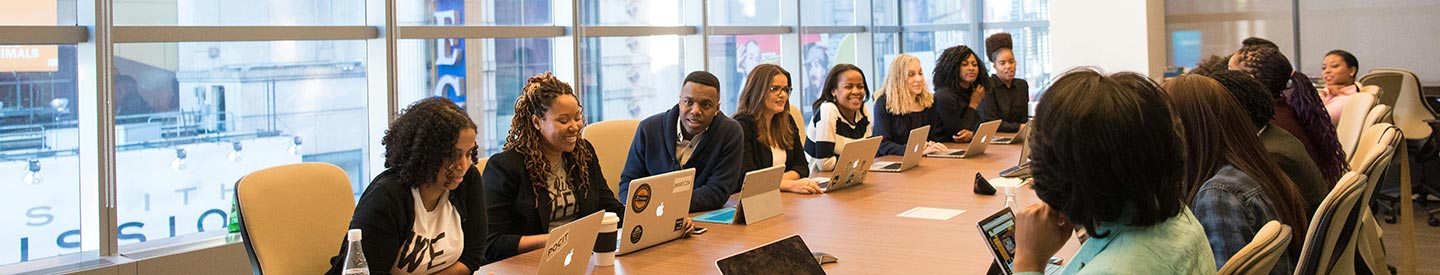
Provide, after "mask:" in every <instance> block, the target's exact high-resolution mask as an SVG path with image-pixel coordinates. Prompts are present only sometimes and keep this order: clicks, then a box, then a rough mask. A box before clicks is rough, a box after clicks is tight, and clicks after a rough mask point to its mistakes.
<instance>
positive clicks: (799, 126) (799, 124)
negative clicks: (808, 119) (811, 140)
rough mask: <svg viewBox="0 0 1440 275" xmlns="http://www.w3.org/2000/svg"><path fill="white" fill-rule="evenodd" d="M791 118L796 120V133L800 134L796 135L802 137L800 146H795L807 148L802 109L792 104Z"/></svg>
mask: <svg viewBox="0 0 1440 275" xmlns="http://www.w3.org/2000/svg"><path fill="white" fill-rule="evenodd" d="M790 118H794V119H795V131H798V132H799V133H796V134H799V135H800V144H796V145H795V146H801V147H804V146H805V116H804V115H802V114H801V113H800V107H795V104H790Z"/></svg>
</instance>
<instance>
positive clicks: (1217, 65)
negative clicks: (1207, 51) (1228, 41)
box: [1190, 55, 1230, 78]
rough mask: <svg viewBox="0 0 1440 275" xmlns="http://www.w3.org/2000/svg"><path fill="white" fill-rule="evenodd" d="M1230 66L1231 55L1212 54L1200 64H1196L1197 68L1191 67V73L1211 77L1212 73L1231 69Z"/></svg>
mask: <svg viewBox="0 0 1440 275" xmlns="http://www.w3.org/2000/svg"><path fill="white" fill-rule="evenodd" d="M1229 66H1230V57H1228V56H1219V55H1211V56H1210V57H1207V58H1205V60H1202V61H1200V63H1199V64H1195V68H1194V69H1191V70H1190V73H1192V74H1198V75H1203V76H1207V77H1209V76H1210V74H1212V73H1215V72H1219V71H1228V70H1230V67H1229ZM1212 78H1213V77H1212Z"/></svg>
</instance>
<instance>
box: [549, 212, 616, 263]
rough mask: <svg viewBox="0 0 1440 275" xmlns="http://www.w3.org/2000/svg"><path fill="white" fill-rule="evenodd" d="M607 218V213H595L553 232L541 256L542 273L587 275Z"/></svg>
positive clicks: (551, 231)
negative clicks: (591, 256)
mask: <svg viewBox="0 0 1440 275" xmlns="http://www.w3.org/2000/svg"><path fill="white" fill-rule="evenodd" d="M604 217H605V211H596V212H595V213H593V214H590V215H588V216H585V217H584V218H580V219H578V220H575V221H572V222H570V223H567V224H565V225H561V226H560V227H556V228H555V229H551V230H550V238H548V239H547V240H546V241H545V250H544V252H542V253H541V254H540V274H585V269H587V268H588V267H589V266H590V253H591V252H592V251H594V250H595V237H596V236H597V235H599V234H600V222H601V220H602V219H603V218H604ZM576 253H579V255H576Z"/></svg>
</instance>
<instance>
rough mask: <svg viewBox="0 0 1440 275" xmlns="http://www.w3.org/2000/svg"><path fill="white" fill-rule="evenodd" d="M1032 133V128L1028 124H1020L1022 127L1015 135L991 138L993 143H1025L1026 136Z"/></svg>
mask: <svg viewBox="0 0 1440 275" xmlns="http://www.w3.org/2000/svg"><path fill="white" fill-rule="evenodd" d="M1029 134H1030V128H1029V127H1026V124H1020V129H1019V130H1016V131H1015V136H1013V137H998V138H995V139H992V140H990V143H992V144H1021V143H1025V136H1026V135H1029Z"/></svg>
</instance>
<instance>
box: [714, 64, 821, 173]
mask: <svg viewBox="0 0 1440 275" xmlns="http://www.w3.org/2000/svg"><path fill="white" fill-rule="evenodd" d="M790 90H791V89H790V72H788V71H785V69H784V68H780V66H778V65H774V64H761V65H760V66H755V69H753V70H751V71H750V76H749V77H748V78H747V79H746V80H745V87H744V88H741V89H740V104H739V107H738V108H737V112H736V114H735V121H736V122H739V123H740V128H741V129H743V130H744V132H745V139H744V140H742V141H741V142H742V143H744V144H745V157H744V158H743V159H742V160H741V164H740V167H741V170H743V171H754V170H759V169H763V168H769V167H771V166H777V165H778V166H785V176H784V177H783V178H782V179H781V181H780V190H784V191H785V192H792V193H800V194H819V193H820V185H819V184H817V183H816V182H815V181H814V180H811V179H809V178H806V177H808V176H809V175H810V167H809V165H808V163H807V162H806V161H805V144H804V143H801V141H800V131H799V130H798V129H796V127H795V120H794V119H793V118H791V117H790V103H789V98H790Z"/></svg>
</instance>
